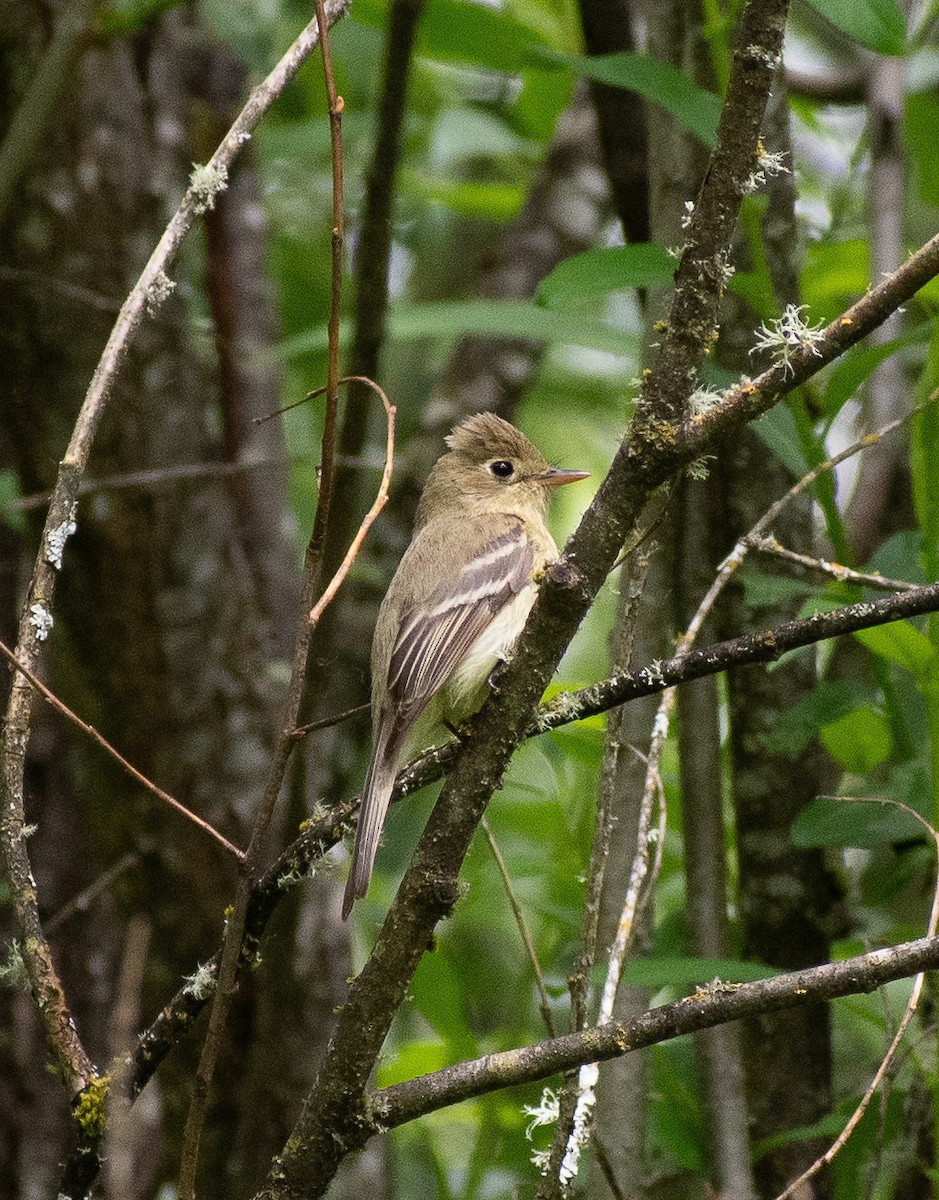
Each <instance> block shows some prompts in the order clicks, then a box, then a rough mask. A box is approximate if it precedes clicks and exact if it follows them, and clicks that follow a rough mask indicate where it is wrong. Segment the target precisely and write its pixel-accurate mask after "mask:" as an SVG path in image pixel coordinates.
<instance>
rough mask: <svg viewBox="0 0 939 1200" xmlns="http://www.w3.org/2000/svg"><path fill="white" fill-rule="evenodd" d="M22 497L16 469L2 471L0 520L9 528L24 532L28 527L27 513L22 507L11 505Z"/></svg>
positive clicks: (0, 479) (0, 480)
mask: <svg viewBox="0 0 939 1200" xmlns="http://www.w3.org/2000/svg"><path fill="white" fill-rule="evenodd" d="M19 498H20V481H19V479H18V477H17V475H16V472H15V471H11V470H9V469H7V470H3V471H0V521H2V522H3V524H4V525H6V526H7V527H8V528H10V529H13V530H15V531H16V532H17V533H22V532H23V531H24V530H25V528H26V514H25V513H24V512H23V510H22V509H21V508H13V507H10V505H11V503H12V501H14V500H18V499H19Z"/></svg>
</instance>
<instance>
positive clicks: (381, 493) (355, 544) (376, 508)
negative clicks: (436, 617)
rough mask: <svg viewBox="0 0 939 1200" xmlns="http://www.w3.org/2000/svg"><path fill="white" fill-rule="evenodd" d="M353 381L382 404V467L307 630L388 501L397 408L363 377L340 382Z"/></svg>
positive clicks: (312, 613) (342, 576)
mask: <svg viewBox="0 0 939 1200" xmlns="http://www.w3.org/2000/svg"><path fill="white" fill-rule="evenodd" d="M353 379H354V380H355V381H356V382H357V383H362V384H365V385H367V386H368V387H370V388H372V389H373V390H374V391H376V392H377V393H378V395H379V396H380V397H381V402H382V404H383V405H384V406H385V418H386V420H387V423H388V433H387V437H386V441H385V467H384V470H383V471H382V475H381V483H380V484H379V487H378V495H377V496H376V497H375V501H374V503H373V504H372V507H371V508H370V509H369V510H368V512H367V513H366V514H365V517H364V518H363V520H362V524H361V525H360V526H359V529H358V533H356V535H355V537H354V538H353V539H352V543H351V545H350V546H349V549H348V550H347V551H346V553H345V557H344V558H343V560H342V562H341V563H340V565H339V569H338V570H337V571H336V573H335V575H334V576H333V577H332V579H331V580H330V581H329V585H328V587H327V588H326V590H325V591H324V592H323V594H322V596H320V598H319V600H317V602H316V604H314V605H313V608H312V610H311V611H310V628H311V629H315V628H316V626H317V624H318V623H319V619H320V617H321V616H322V615H323V610H324V609H325V608H326V606H327V604H329V602H330V601H331V600H332V598H333V597H334V596H335V594H336V593H337V592H338V591H339V589H340V587H342V583H343V580H344V579H345V577H346V576H347V575H348V574H349V568H350V567H351V566H352V564H353V562H355V559H356V556H357V555H358V553H359V550H361V548H362V542H363V541H364V540H365V535H366V534H367V533H368V531H369V529H371V527H372V524H373V523H374V521H375V518H376V517H377V516H378V514H379V513H380V512H381V510H382V509H383V508H384V507H385V504H386V503H387V502H388V488H389V487H390V485H391V472H392V471H393V470H394V453H395V413H396V412H397V409H396V408H395V406H394V405H393V404H390V403H389V402H388V397H387V396H386V395H385V393H384V392H383V391H382V389H381V388H380V387H379V386H378V384H377V383H374V382H373V381H372V380H371V379H366V378H365V376H364V375H350V376H347V377H346V379H344V380H343V381H342V382H347V380H353Z"/></svg>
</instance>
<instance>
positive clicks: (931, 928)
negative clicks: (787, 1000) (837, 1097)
mask: <svg viewBox="0 0 939 1200" xmlns="http://www.w3.org/2000/svg"><path fill="white" fill-rule="evenodd" d="M831 798H832V799H838V800H844V801H846V802H851V803H860V804H889V805H891V806H892V807H896V808H899V809H902V811H903V812H905V813H908V814H909V816H911V817H913V818H914V819H915V820H917V821H918V822H919V823H920V825H922V826H923V828H924V829H925V830H926V832H927V833H928V834H929V836H930V837H931V838H932V842H933V847H934V848H935V851H936V861H937V871H936V884H935V887H934V888H933V896H932V907H931V908H930V911H929V924H928V927H927V930H926V936H927V937H930V938H931V937H935V934H936V928H937V926H939V833H937V832H936V830H935V829H934V828H933V826H932V825H930V823H929V822H928V821H927V820H926V818H925V817H924V816H922V814H920V813H918V812H917V811H916V809H915V808H911V807H910V806H909V805H908V804H904V803H903V801H902V800H893V799H886V798H884V797H881V796H837V797H831ZM925 978H926V976H925V975H923V974H922V972H920V973H919V974H918V975H916V977H915V978H914V980H913V988H912V990H911V992H910V998H909V1000H908V1001H907V1002H906V1008H904V1010H903V1016H902V1017H901V1018H900V1024H899V1025H898V1026H897V1031H896V1033H895V1034H894V1035H893V1039H892V1041H891V1042H890V1045H889V1047H888V1048H887V1053H886V1054H885V1055H884V1057H883V1059H882V1060H881V1063H880V1066H879V1067H878V1068H877V1070H876V1071H875V1073H874V1077H873V1079H872V1080H871V1081H870V1083H869V1084H868V1086H867V1090H866V1091H865V1092H864V1095H863V1096H862V1097H861V1099H860V1100H859V1101H858V1103H857V1106H856V1107H855V1109H854V1112H853V1113H852V1114H851V1116H850V1117H849V1118H848V1121H847V1122H846V1124H845V1126H844V1128H843V1129H842V1131H841V1133H839V1134H838V1136H837V1138H835V1140H834V1142H832V1144H831V1145H830V1146H829V1147H828V1149H827V1150H826V1151H825V1153H824V1154H822V1155H821V1156H820V1157H819V1158H817V1159H816V1160H815V1162H814V1163H812V1165H811V1166H810V1167H808V1168H807V1169H806V1170H805V1171H803V1172H802V1174H801V1175H800V1176H799V1177H798V1178H797V1179H794V1180H793V1181H792V1183H790V1184H789V1186H788V1187H787V1188H785V1189H784V1191H782V1192H780V1193H779V1195H778V1196H777V1197H776V1200H787V1198H788V1197H789V1196H793V1195H795V1194H796V1193H797V1192H801V1190H802V1184H803V1183H805V1182H806V1180H808V1179H811V1178H812V1176H813V1175H817V1174H818V1172H819V1171H820V1170H821V1169H822V1167H824V1166H827V1165H828V1163H830V1162H831V1161H832V1159H833V1158H834V1157H835V1155H836V1154H838V1153H839V1152H840V1151H841V1150H842V1149H843V1148H844V1145H845V1143H846V1142H847V1140H848V1138H849V1137H850V1136H851V1134H852V1133H853V1132H854V1130H855V1129H856V1128H857V1127H858V1124H859V1123H860V1120H861V1118H862V1117H863V1116H864V1113H865V1112H866V1111H867V1109H868V1106H869V1105H870V1102H871V1100H872V1099H873V1098H874V1094H875V1093H876V1091H877V1089H878V1088H879V1087H880V1084H881V1081H882V1080H883V1078H884V1076H885V1075H886V1073H887V1071H888V1069H889V1067H890V1064H891V1062H892V1061H893V1058H894V1056H895V1054H896V1052H897V1049H898V1048H899V1045H900V1042H901V1041H902V1039H903V1034H904V1033H905V1032H906V1028H907V1026H908V1025H909V1023H910V1021H911V1020H912V1019H913V1014H914V1013H915V1012H916V1006H917V1005H918V1004H919V998H920V995H921V993H922V990H923V983H924V981H925Z"/></svg>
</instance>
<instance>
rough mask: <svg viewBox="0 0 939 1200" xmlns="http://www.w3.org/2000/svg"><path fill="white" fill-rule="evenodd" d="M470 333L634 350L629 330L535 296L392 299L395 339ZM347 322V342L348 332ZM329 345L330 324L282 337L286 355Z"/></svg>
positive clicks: (625, 351)
mask: <svg viewBox="0 0 939 1200" xmlns="http://www.w3.org/2000/svg"><path fill="white" fill-rule="evenodd" d="M469 334H487V335H491V336H493V337H507V338H527V339H530V340H532V341H538V342H547V341H555V342H560V343H563V344H566V345H569V346H587V347H589V348H590V349H593V350H603V351H605V352H606V353H607V354H619V355H625V354H629V353H630V351H631V349H632V342H631V339H630V336H629V335H628V334H627V333H625V332H622V331H620V330H618V329H613V328H611V326H609V325H606V324H604V323H603V322H602V321H598V320H595V319H593V318H588V317H578V318H577V320H576V321H571V319H570V317H569V315H568V314H566V313H562V312H556V311H554V310H552V309H547V308H543V307H542V306H541V305H538V304H535V302H534V301H533V300H454V301H444V302H441V303H436V304H393V305H392V307H391V310H390V312H389V315H388V337H389V339H390V340H391V341H398V342H409V341H414V340H415V339H417V338H438V337H439V338H461V337H466V336H468V335H469ZM348 335H349V330H348V325H347V326H346V329H345V330H344V338H343V342H344V344H345V339H347V338H348ZM325 349H326V327H325V326H320V327H319V328H318V329H312V330H309V331H308V332H306V333H302V334H299V335H298V336H297V337H293V338H287V339H286V340H285V341H284V342H282V343H281V346H280V350H279V353H280V354H281V355H283V356H284V357H285V358H296V357H298V356H299V355H301V354H308V353H310V352H320V353H321V352H322V351H323V350H325Z"/></svg>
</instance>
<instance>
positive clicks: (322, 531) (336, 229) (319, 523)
mask: <svg viewBox="0 0 939 1200" xmlns="http://www.w3.org/2000/svg"><path fill="white" fill-rule="evenodd" d="M316 19H317V21H318V23H319V27H320V29H321V30H322V34H321V37H320V43H321V45H322V49H323V75H324V77H325V80H326V98H327V102H328V105H329V143H330V150H331V155H332V176H333V228H332V271H331V277H330V294H329V325H328V336H329V350H328V357H327V364H326V415H325V418H324V421H323V448H322V456H321V458H320V474H319V501H318V503H317V506H316V519H315V520H314V522H313V533H312V536H311V538H310V548H311V550H312V552H313V555H314V557H315V558H321V557H322V555H323V552H324V547H325V544H326V530H327V527H328V525H329V510H330V507H331V504H332V495H333V482H334V478H335V470H336V468H335V458H336V409H337V407H338V404H339V314H340V308H341V303H342V244H343V212H342V110H343V107H344V104H343V99H342V97H341V96H337V95H336V83H335V80H334V79H333V64H332V59H331V57H330V54H329V33H328V30H327V28H326V14H325V5H324V0H316Z"/></svg>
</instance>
